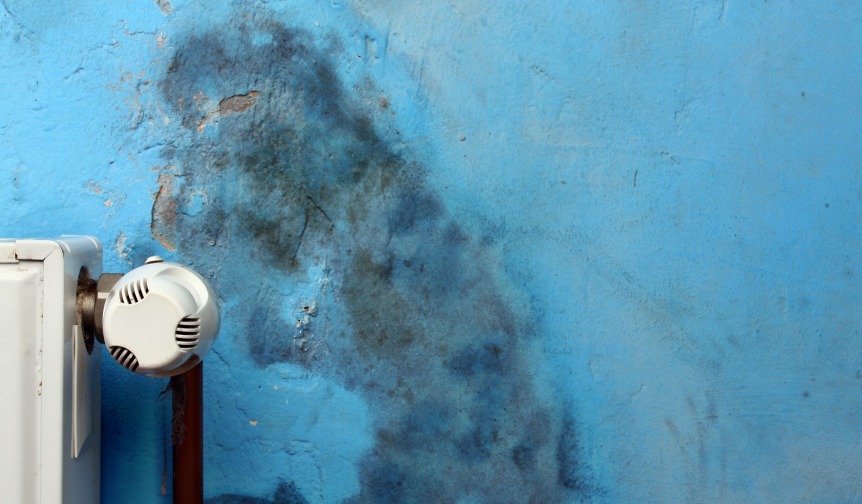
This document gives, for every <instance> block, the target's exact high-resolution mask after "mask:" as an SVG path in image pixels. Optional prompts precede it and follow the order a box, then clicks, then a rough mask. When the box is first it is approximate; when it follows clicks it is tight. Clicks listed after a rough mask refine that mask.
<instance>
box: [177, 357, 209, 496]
mask: <svg viewBox="0 0 862 504" xmlns="http://www.w3.org/2000/svg"><path fill="white" fill-rule="evenodd" d="M203 367H204V365H203V363H200V364H198V365H197V366H195V367H193V368H191V369H190V370H188V371H186V372H185V373H183V374H181V375H179V376H178V377H175V378H172V379H171V380H176V383H174V384H172V387H171V388H172V390H173V414H174V421H173V425H174V427H173V431H174V435H173V438H174V443H173V445H174V450H173V451H174V454H173V456H174V504H203V501H204V464H203V461H204V457H203V454H204V440H203V431H204V428H203V395H204V394H203V390H204V381H203ZM177 417H179V418H177Z"/></svg>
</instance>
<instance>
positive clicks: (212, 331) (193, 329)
mask: <svg viewBox="0 0 862 504" xmlns="http://www.w3.org/2000/svg"><path fill="white" fill-rule="evenodd" d="M101 325H102V332H103V335H104V339H105V345H106V346H107V347H108V351H109V352H110V354H111V356H112V357H114V359H115V360H116V361H117V362H119V363H120V364H121V365H122V366H123V367H125V368H126V369H128V370H130V371H134V372H136V373H140V374H143V375H148V376H153V377H166V376H174V375H178V374H180V373H183V372H185V371H187V370H189V369H191V368H192V367H194V366H195V365H196V364H197V363H198V362H200V360H201V359H202V358H203V357H204V355H206V353H207V352H209V350H210V348H211V347H212V345H213V342H214V341H215V338H216V335H217V334H218V329H219V310H218V306H217V305H216V299H215V294H214V293H213V290H212V288H211V287H210V286H209V284H208V283H207V282H206V280H204V279H203V278H202V277H201V276H200V275H198V274H197V273H195V272H194V271H192V270H191V269H189V268H186V267H185V266H182V265H179V264H176V263H168V262H162V261H161V260H158V259H156V260H151V261H147V264H145V265H144V266H141V267H139V268H135V269H133V270H132V271H130V272H129V273H127V274H125V275H123V277H122V278H120V280H119V281H118V282H117V283H116V284H115V285H114V286H113V288H111V290H110V292H109V293H108V295H107V298H106V299H105V308H104V312H103V313H102V321H101Z"/></svg>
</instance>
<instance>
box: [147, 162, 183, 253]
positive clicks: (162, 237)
mask: <svg viewBox="0 0 862 504" xmlns="http://www.w3.org/2000/svg"><path fill="white" fill-rule="evenodd" d="M158 184H159V190H158V192H156V194H155V196H154V197H153V209H152V214H151V218H150V232H151V233H152V235H153V238H155V239H156V240H158V241H159V243H161V244H162V246H164V247H165V248H166V249H168V250H171V251H173V250H176V245H175V235H176V223H177V202H176V200H175V199H174V194H173V193H174V174H173V173H171V172H169V171H162V172H161V173H159V181H158Z"/></svg>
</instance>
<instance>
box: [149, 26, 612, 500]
mask: <svg viewBox="0 0 862 504" xmlns="http://www.w3.org/2000/svg"><path fill="white" fill-rule="evenodd" d="M175 47H176V51H175V53H174V54H173V57H172V59H171V61H170V65H169V67H168V70H167V73H166V74H165V75H164V77H163V79H162V80H161V82H160V89H161V92H162V93H163V98H164V99H165V100H166V101H167V103H168V104H169V105H170V107H171V109H172V111H173V113H174V114H175V116H178V118H179V119H180V120H181V122H182V126H183V128H184V129H185V130H186V133H185V140H183V141H178V143H177V145H176V147H175V148H172V149H170V150H168V151H166V152H165V154H164V155H165V158H166V159H165V161H166V163H167V164H170V165H172V166H175V169H176V170H178V172H181V173H182V176H181V177H180V176H177V177H176V178H175V179H174V182H173V183H174V184H179V185H180V187H179V188H176V189H175V190H174V193H175V194H176V195H177V196H176V206H177V208H176V213H175V214H176V229H175V232H174V233H173V235H172V236H173V239H174V240H175V244H176V246H177V248H178V250H179V253H180V254H181V255H182V256H183V258H184V259H185V260H188V261H189V262H192V263H194V262H195V261H206V262H204V263H202V264H198V265H197V266H198V267H201V268H202V269H204V270H209V271H214V270H220V269H221V268H224V269H228V268H245V274H243V275H238V276H237V280H236V281H235V282H233V285H231V286H227V285H222V286H221V290H222V292H223V293H226V294H223V295H225V296H228V303H229V304H230V305H231V306H232V308H231V310H232V311H231V313H232V316H234V317H242V318H243V320H246V321H247V322H246V326H245V335H244V336H242V337H244V338H246V343H247V348H248V351H249V356H250V358H251V359H253V360H254V362H256V363H257V364H258V365H260V366H266V365H268V364H271V363H274V362H280V361H281V362H283V361H288V362H293V363H298V364H301V365H303V366H306V367H307V368H309V370H310V371H311V372H314V373H319V374H321V375H322V376H326V377H327V378H328V379H333V380H338V381H340V382H341V383H343V384H344V386H346V387H348V388H350V389H352V390H356V391H358V392H359V393H361V394H362V395H363V397H365V399H366V400H367V401H368V402H369V404H370V406H371V410H372V411H374V412H375V417H374V425H375V431H376V438H375V443H374V446H373V449H372V450H370V451H369V453H368V454H367V455H366V457H365V459H364V460H363V461H362V463H361V464H360V469H359V471H360V487H361V490H360V492H359V493H358V494H357V495H355V496H354V497H352V498H351V499H349V500H348V502H351V503H365V502H456V501H459V500H460V499H463V498H467V499H468V500H470V501H471V502H473V501H475V502H495V503H504V502H519V503H523V502H541V503H553V502H571V501H573V500H577V499H579V498H589V496H590V495H591V493H592V492H594V491H595V488H593V487H592V486H591V485H590V484H589V478H588V474H587V472H588V471H586V469H585V465H584V464H583V463H580V462H579V461H580V459H581V457H582V455H581V453H579V443H578V439H577V433H578V431H577V429H576V428H575V422H574V421H573V420H572V419H571V417H570V416H567V413H565V410H566V408H564V407H563V406H562V405H560V404H555V401H554V400H553V399H552V395H550V394H548V393H544V394H543V393H540V392H539V390H540V389H541V390H549V388H548V387H547V386H544V389H542V387H543V385H541V384H540V385H537V380H538V379H537V377H536V374H535V373H534V370H533V367H534V366H535V365H536V363H537V362H541V361H540V359H537V350H536V340H537V338H538V334H536V331H535V329H534V327H535V325H536V324H535V321H534V320H532V316H531V313H532V312H531V310H530V308H529V300H528V298H527V297H526V296H525V294H524V293H522V292H519V290H518V289H516V288H513V287H512V286H511V285H510V284H509V283H508V282H507V280H506V278H505V275H504V274H503V271H502V270H503V268H502V266H501V264H500V260H499V258H498V252H497V250H498V247H497V245H496V244H495V238H494V237H493V236H491V235H488V234H486V233H483V232H481V231H477V229H481V225H479V222H478V219H476V222H468V221H465V220H464V219H457V218H455V217H454V216H452V215H451V214H450V212H449V210H448V209H447V207H446V205H445V203H444V201H443V200H442V199H441V197H440V195H439V193H438V192H436V191H435V189H434V188H432V187H431V185H430V183H429V180H428V177H427V173H428V172H427V168H426V167H425V166H422V164H421V163H419V162H416V161H414V160H412V159H411V156H410V155H409V154H405V149H404V148H403V146H402V143H401V141H400V140H396V139H392V138H388V137H387V136H386V135H384V134H382V133H380V131H384V128H383V127H382V126H383V125H384V121H385V117H388V115H389V114H392V113H393V109H395V108H396V106H397V105H396V103H390V101H389V99H386V100H385V101H384V102H381V100H380V96H383V95H384V93H382V92H381V91H380V90H379V89H376V88H375V86H374V85H372V84H370V83H369V82H367V81H366V83H365V84H363V85H361V86H351V87H347V86H345V85H344V84H343V83H342V82H341V81H340V79H339V77H338V73H337V71H336V68H337V67H336V66H335V63H334V61H337V60H338V58H344V57H345V55H344V54H343V51H342V49H341V48H340V45H339V43H338V42H337V41H336V40H334V37H331V36H330V37H328V38H327V37H317V36H314V35H312V34H311V33H309V32H307V31H304V30H302V29H296V28H290V27H287V26H285V25H284V24H282V23H281V22H279V21H274V20H272V19H271V16H270V15H269V14H266V13H264V14H261V13H257V14H254V15H247V16H239V15H238V16H235V17H234V18H233V20H232V21H230V22H229V23H228V24H226V25H223V26H218V27H215V28H213V29H211V30H210V31H208V32H203V33H197V34H192V35H188V36H186V37H179V38H176V39H175ZM204 97H209V98H206V99H204ZM226 100H231V101H226ZM380 103H385V106H379V104H380ZM214 104H215V105H214ZM222 108H224V109H225V110H222ZM213 110H217V111H218V116H219V120H218V123H217V124H215V123H214V122H211V119H212V116H210V118H209V119H207V117H208V114H213ZM226 112H229V113H226ZM201 124H210V126H209V128H208V129H207V131H206V134H202V133H200V130H199V127H200V125H201ZM199 192H205V193H207V194H209V201H208V205H207V206H206V208H205V209H203V210H200V209H197V210H195V211H190V207H191V206H192V205H193V204H194V203H193V202H191V201H190V200H189V199H188V198H189V197H188V195H190V194H195V193H199ZM201 258H203V259H201ZM243 265H245V266H243ZM309 268H317V270H319V271H325V272H326V274H327V284H326V286H328V288H329V289H330V290H329V291H328V292H330V294H331V295H330V296H329V297H327V298H326V299H325V300H324V299H320V300H318V301H319V302H318V304H316V305H315V307H314V313H313V315H314V317H305V318H304V319H302V320H299V319H297V320H294V319H292V318H291V317H289V316H287V315H285V313H284V310H282V309H280V308H279V307H281V306H283V305H284V299H283V297H284V295H283V294H282V292H281V291H283V289H280V287H279V283H280V282H281V283H283V282H292V281H297V282H299V281H307V279H306V277H307V272H308V271H309ZM267 272H269V273H267ZM310 310H311V308H308V309H307V310H306V311H307V312H309V313H310ZM323 320H329V321H331V322H332V323H330V324H326V323H324V322H322V321H323ZM227 336H228V337H238V336H235V335H227ZM284 477H285V478H288V479H289V478H290V475H289V474H285V475H284ZM236 484H237V489H238V490H239V491H241V486H242V482H240V481H237V482H236ZM230 498H232V497H230V496H222V497H221V499H222V500H218V499H216V500H212V501H211V502H234V501H232V500H230ZM237 498H239V497H237ZM225 499H226V500H225ZM236 502H240V501H236ZM242 502H245V501H242ZM249 502H252V501H249ZM254 502H257V501H254ZM261 502H263V501H261ZM278 502H281V501H278ZM286 502H287V501H286ZM289 502H293V501H289Z"/></svg>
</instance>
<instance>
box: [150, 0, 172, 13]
mask: <svg viewBox="0 0 862 504" xmlns="http://www.w3.org/2000/svg"><path fill="white" fill-rule="evenodd" d="M154 1H155V2H156V5H158V6H159V10H161V11H162V14H170V13H171V12H173V11H174V6H173V5H171V1H170V0H154Z"/></svg>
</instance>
